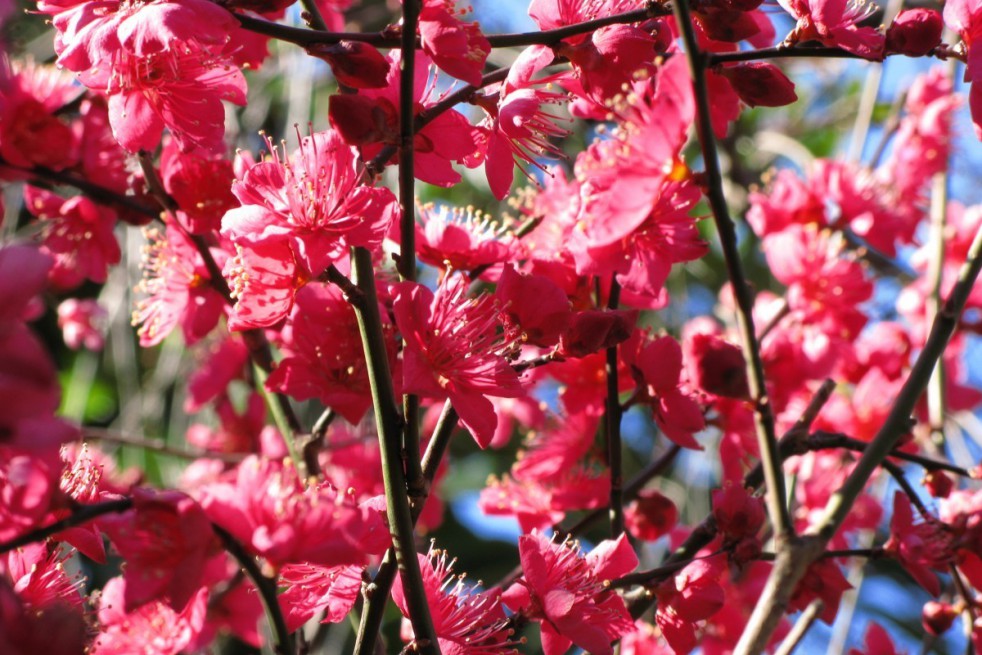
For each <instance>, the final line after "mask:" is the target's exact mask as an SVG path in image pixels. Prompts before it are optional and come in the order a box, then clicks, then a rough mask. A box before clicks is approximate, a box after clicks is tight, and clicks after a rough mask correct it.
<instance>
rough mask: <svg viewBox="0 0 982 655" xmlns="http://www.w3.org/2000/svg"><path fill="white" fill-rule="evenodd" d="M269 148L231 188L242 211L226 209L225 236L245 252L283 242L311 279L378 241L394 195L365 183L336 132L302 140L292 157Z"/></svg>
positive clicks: (350, 151)
mask: <svg viewBox="0 0 982 655" xmlns="http://www.w3.org/2000/svg"><path fill="white" fill-rule="evenodd" d="M268 145H269V151H270V152H269V158H268V159H266V160H265V161H262V162H260V163H258V164H254V165H253V166H251V167H249V168H248V170H246V172H245V174H244V175H243V177H242V179H241V181H237V182H235V183H234V184H233V185H232V193H234V194H235V197H236V198H238V199H239V202H240V203H241V207H236V208H234V209H230V210H229V211H228V212H226V214H225V217H224V218H223V219H222V234H223V235H225V236H226V237H228V238H230V239H231V240H232V241H233V243H235V244H236V246H243V247H245V248H250V247H253V246H256V245H266V246H269V247H272V246H274V245H275V244H280V243H283V244H288V245H289V248H290V250H291V251H292V253H293V255H294V257H295V259H296V261H297V262H298V263H299V264H301V265H302V268H301V270H302V271H303V273H304V274H306V275H307V276H309V277H316V276H318V275H320V274H321V273H323V272H324V270H325V269H326V268H327V266H328V265H329V264H331V263H333V262H336V261H338V260H339V259H341V257H342V256H344V255H345V253H346V252H347V249H348V248H349V247H350V246H365V247H373V246H376V245H378V244H379V243H380V242H381V240H382V236H383V235H384V234H385V232H386V230H387V229H388V227H389V223H390V222H391V221H392V217H393V216H394V212H395V211H396V199H395V196H394V195H393V194H392V192H391V191H389V190H388V189H385V188H373V187H370V186H365V185H364V184H362V179H363V178H362V175H361V172H360V171H359V169H358V166H359V163H358V157H357V154H356V153H355V151H354V149H353V148H351V146H349V145H347V144H346V143H345V142H344V141H343V140H342V138H341V136H340V135H339V134H338V133H337V132H336V131H334V130H328V131H326V132H316V133H314V134H312V135H311V136H308V137H304V138H302V139H300V147H299V149H298V150H297V151H296V152H294V153H293V155H292V156H290V157H289V158H287V157H286V153H285V152H284V153H283V154H282V155H281V154H280V151H279V150H278V149H277V148H275V147H273V144H272V142H271V141H270V142H269V143H268Z"/></svg>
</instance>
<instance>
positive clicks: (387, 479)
mask: <svg viewBox="0 0 982 655" xmlns="http://www.w3.org/2000/svg"><path fill="white" fill-rule="evenodd" d="M352 272H353V275H354V279H353V282H354V283H355V285H357V287H358V289H359V290H360V291H361V294H362V298H363V302H361V303H357V304H354V305H353V307H354V308H355V315H356V316H357V318H358V329H359V331H360V332H361V339H362V344H363V347H364V351H365V361H366V362H367V364H368V380H369V384H370V386H371V389H372V400H373V404H374V406H375V422H376V424H377V427H378V432H379V449H380V450H381V454H382V478H383V481H384V484H385V505H386V509H387V512H386V514H387V516H388V520H389V530H390V531H391V533H392V546H393V549H394V550H395V559H396V562H397V564H398V568H399V574H400V575H401V577H402V583H403V586H404V588H405V593H406V604H407V605H408V606H409V620H410V622H411V623H412V626H413V633H414V634H415V635H416V646H417V647H418V650H419V651H420V652H421V653H424V654H428V655H434V654H437V653H439V650H440V649H439V646H438V645H437V641H436V633H435V632H434V631H433V620H432V618H431V617H430V610H429V605H428V601H427V599H426V592H425V589H424V587H423V577H422V574H421V572H420V569H419V560H418V559H417V557H416V545H415V539H414V531H413V520H412V514H411V511H410V507H409V499H408V497H407V495H406V475H405V471H404V470H403V467H402V458H401V451H402V431H403V419H402V417H401V416H399V411H398V409H397V408H396V398H395V392H394V390H393V388H392V375H391V372H390V370H389V361H388V355H387V350H386V348H385V337H384V336H383V334H382V319H381V316H380V315H379V310H378V299H377V297H376V292H375V271H374V268H373V262H372V254H371V252H369V251H368V250H366V249H365V248H354V252H353V255H352ZM363 623H364V622H363ZM367 639H371V640H374V636H370V635H362V634H359V640H358V642H359V643H360V644H364V643H365V641H366V640H367ZM358 652H360V653H368V652H371V651H366V650H364V649H362V650H359V649H358V648H357V647H356V653H358Z"/></svg>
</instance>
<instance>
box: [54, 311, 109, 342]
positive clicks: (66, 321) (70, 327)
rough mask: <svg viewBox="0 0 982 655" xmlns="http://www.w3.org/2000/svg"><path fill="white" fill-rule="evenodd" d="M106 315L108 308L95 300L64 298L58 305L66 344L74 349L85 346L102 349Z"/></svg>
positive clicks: (59, 322) (59, 323)
mask: <svg viewBox="0 0 982 655" xmlns="http://www.w3.org/2000/svg"><path fill="white" fill-rule="evenodd" d="M106 316H107V313H106V310H105V309H104V308H103V307H102V306H101V305H99V303H98V302H97V301H95V300H92V299H85V300H79V299H77V298H68V299H67V300H63V301H62V303H61V304H60V305H58V327H60V328H61V331H62V336H63V337H64V339H65V345H67V346H68V347H69V348H71V349H72V350H78V349H79V348H82V347H83V346H84V347H85V349H86V350H93V351H99V350H102V345H103V342H104V338H103V331H104V329H105V328H104V326H103V323H104V322H105V319H106Z"/></svg>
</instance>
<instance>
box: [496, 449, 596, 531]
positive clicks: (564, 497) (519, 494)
mask: <svg viewBox="0 0 982 655" xmlns="http://www.w3.org/2000/svg"><path fill="white" fill-rule="evenodd" d="M517 475H518V474H517V473H516V476H517ZM609 498H610V476H609V475H608V474H607V473H606V472H598V471H596V470H593V469H591V468H587V467H584V466H582V465H576V466H574V467H571V468H567V469H564V470H562V471H559V472H558V473H556V474H555V475H552V476H549V477H535V476H532V475H528V476H525V477H513V476H511V475H507V474H506V475H504V476H502V477H501V478H496V477H494V476H492V477H491V478H489V480H488V484H487V486H486V487H485V488H484V489H483V490H481V496H480V499H479V500H478V506H479V507H480V508H481V511H482V512H484V513H485V514H488V515H489V516H513V517H515V519H516V520H517V521H518V525H519V527H520V528H521V530H522V532H532V531H534V530H545V529H547V528H551V527H552V526H554V525H556V524H557V523H559V522H560V521H562V520H563V519H564V518H566V514H567V512H574V511H577V510H585V509H596V508H598V507H603V506H604V504H605V503H606V502H607V500H608V499H609Z"/></svg>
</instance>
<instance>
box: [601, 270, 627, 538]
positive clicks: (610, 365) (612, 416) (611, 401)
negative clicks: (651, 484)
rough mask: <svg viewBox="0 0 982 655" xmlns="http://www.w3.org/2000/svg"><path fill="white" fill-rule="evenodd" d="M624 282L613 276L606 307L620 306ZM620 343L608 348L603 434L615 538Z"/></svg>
mask: <svg viewBox="0 0 982 655" xmlns="http://www.w3.org/2000/svg"><path fill="white" fill-rule="evenodd" d="M620 295H621V285H620V284H618V283H617V278H616V276H611V279H610V295H609V296H608V298H607V309H617V305H618V303H619V301H620ZM617 364H618V358H617V346H616V345H613V346H611V347H610V348H607V353H606V374H607V375H606V377H607V397H606V400H605V405H606V406H605V408H604V436H605V437H606V441H607V467H608V468H609V469H610V504H609V507H608V508H607V509H608V513H609V516H610V536H611V537H612V538H614V539H616V538H617V537H619V536H620V535H621V533H623V532H624V492H623V489H621V485H622V484H623V482H624V479H623V476H624V473H623V467H622V466H621V463H622V460H621V400H620V397H619V387H620V385H619V384H618V381H617Z"/></svg>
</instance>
